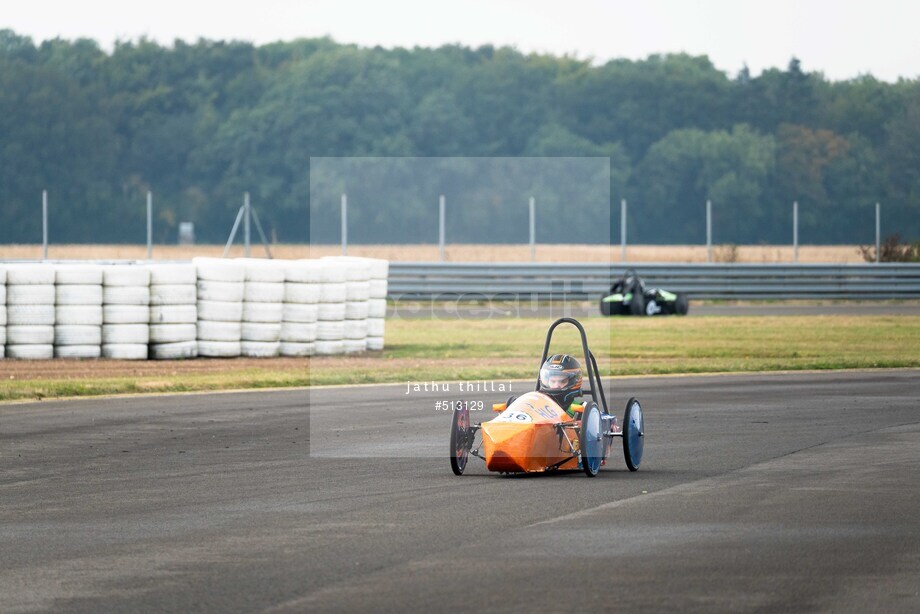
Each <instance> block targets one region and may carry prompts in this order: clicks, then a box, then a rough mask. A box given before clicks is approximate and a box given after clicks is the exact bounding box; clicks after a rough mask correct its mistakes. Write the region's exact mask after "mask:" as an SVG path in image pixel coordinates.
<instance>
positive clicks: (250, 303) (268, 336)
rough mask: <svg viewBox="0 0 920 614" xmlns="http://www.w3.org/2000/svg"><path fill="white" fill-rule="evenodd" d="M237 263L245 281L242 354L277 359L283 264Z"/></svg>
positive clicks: (255, 260)
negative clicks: (275, 357) (240, 267)
mask: <svg viewBox="0 0 920 614" xmlns="http://www.w3.org/2000/svg"><path fill="white" fill-rule="evenodd" d="M237 262H239V263H240V264H241V266H242V267H243V271H244V279H245V282H244V285H243V322H242V328H241V339H242V342H241V346H240V350H241V353H242V355H243V356H249V357H253V358H269V357H272V356H277V355H278V354H279V352H280V346H281V318H282V315H283V311H284V280H285V271H284V269H285V266H284V263H282V262H276V261H274V260H260V259H257V258H240V259H237Z"/></svg>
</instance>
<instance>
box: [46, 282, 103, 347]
mask: <svg viewBox="0 0 920 614" xmlns="http://www.w3.org/2000/svg"><path fill="white" fill-rule="evenodd" d="M102 275H103V273H102V267H100V266H96V265H91V264H88V265H85V264H64V265H58V266H57V267H56V269H55V272H54V281H55V296H54V300H55V303H54V305H55V307H54V357H55V358H99V357H100V356H101V355H102Z"/></svg>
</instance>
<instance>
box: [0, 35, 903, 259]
mask: <svg viewBox="0 0 920 614" xmlns="http://www.w3.org/2000/svg"><path fill="white" fill-rule="evenodd" d="M402 156H415V157H446V156H460V157H486V156H494V157H605V158H609V195H610V199H611V203H612V207H613V215H611V216H610V218H611V222H610V229H609V230H610V233H609V234H610V235H611V236H613V237H616V238H618V237H619V209H618V204H619V200H620V198H626V199H627V200H628V201H629V203H630V205H629V213H630V217H629V228H628V229H629V235H630V241H631V242H643V243H694V242H700V241H702V240H703V239H704V236H705V235H704V232H705V218H704V210H705V202H706V201H707V200H711V201H712V202H713V210H714V218H715V223H714V227H715V240H716V241H717V242H725V243H788V242H790V240H791V208H792V202H793V201H798V202H799V206H800V237H801V240H802V242H807V243H868V242H870V241H871V240H872V239H873V238H874V203H875V202H876V201H881V202H882V211H883V224H884V227H883V233H886V234H887V233H889V232H900V234H901V235H902V236H903V237H905V238H907V239H917V238H920V81H918V80H917V79H902V80H899V81H898V82H896V83H887V82H883V81H879V80H877V79H875V78H873V77H872V76H869V75H866V76H862V77H859V78H856V79H852V80H846V81H831V80H828V79H827V78H825V77H824V76H823V75H822V74H821V73H819V72H808V71H806V70H805V69H804V68H803V67H802V66H801V64H800V62H799V61H798V60H796V59H792V60H791V61H790V62H789V64H788V66H786V67H784V68H772V69H769V70H765V71H764V72H762V73H761V74H760V75H757V76H753V75H751V74H750V72H749V71H748V70H746V69H743V70H741V71H740V72H739V73H738V74H735V75H729V74H727V73H725V72H723V71H720V70H718V69H717V68H715V67H714V66H713V64H712V63H711V62H710V60H709V59H708V58H707V57H705V56H690V55H685V54H672V55H653V56H649V57H648V58H646V59H644V60H638V61H631V60H622V59H620V60H612V61H609V62H606V63H603V64H595V63H592V62H590V61H588V60H584V59H577V58H572V57H567V56H562V57H559V56H552V55H539V54H523V53H521V52H519V51H517V50H514V49H510V48H496V47H492V46H483V47H479V48H469V47H464V46H459V45H448V46H443V47H439V48H436V49H429V48H414V49H404V48H396V49H383V48H379V47H375V48H364V47H358V46H355V45H348V44H340V43H336V42H334V41H333V40H330V39H328V38H322V39H302V40H295V41H290V42H277V43H272V44H267V45H260V46H256V45H253V44H250V43H246V42H238V41H226V42H225V41H210V40H199V41H197V42H193V43H189V42H184V41H181V40H177V41H175V43H174V44H172V45H169V46H163V45H160V44H157V43H155V42H153V41H150V40H146V39H141V40H137V41H123V42H118V43H116V44H115V46H114V48H113V49H112V50H111V51H110V52H107V51H105V50H103V49H102V48H101V47H100V46H99V45H98V44H97V43H96V42H95V41H93V40H88V39H78V40H62V39H55V40H48V41H44V42H41V43H38V44H36V43H35V42H34V41H33V40H31V39H30V38H29V37H26V36H21V35H18V34H17V33H15V32H13V31H10V30H0V241H2V242H6V243H9V242H36V241H38V240H40V237H41V217H40V202H41V201H40V194H41V191H42V190H43V189H47V190H48V191H49V198H50V209H51V212H52V215H51V222H50V234H51V237H52V240H53V241H54V242H140V241H143V238H144V237H145V214H144V207H145V204H144V202H145V201H144V198H145V194H146V192H147V190H152V191H153V192H154V195H155V202H156V207H155V211H156V219H155V240H156V241H158V242H174V241H175V239H176V229H177V227H178V224H179V222H181V221H191V222H194V223H195V225H196V232H197V235H198V238H199V240H203V241H207V242H221V241H223V240H225V238H226V236H227V233H228V231H229V227H230V225H231V224H232V222H233V218H234V215H235V213H236V209H237V208H238V207H239V205H240V202H241V198H242V193H243V192H244V191H249V192H250V193H251V195H252V202H253V203H254V206H257V207H258V208H259V212H260V217H261V218H262V222H263V225H264V226H266V227H267V228H266V230H268V232H269V234H270V235H271V236H272V237H273V239H275V240H277V241H283V242H303V241H307V240H308V239H309V238H310V237H311V236H312V237H313V239H314V240H317V239H320V238H322V237H328V238H330V240H333V241H334V240H338V234H337V233H338V231H337V218H336V217H335V216H334V215H326V216H323V215H315V216H314V218H315V221H314V224H319V223H321V220H325V219H328V221H327V222H322V223H323V224H327V225H328V226H329V227H328V228H326V226H322V227H316V226H315V227H314V228H312V229H311V228H310V226H309V217H310V216H309V215H308V212H309V211H311V207H312V209H313V210H314V211H315V210H317V208H318V207H319V206H320V203H319V202H313V203H312V204H311V184H310V170H311V167H310V158H311V157H402ZM326 179H327V180H324V182H323V183H324V184H329V185H332V184H335V182H334V181H330V180H328V178H326ZM355 180H356V178H352V181H355ZM357 180H360V177H359V178H357ZM436 188H437V186H434V187H433V188H432V189H433V190H434V191H437V190H436ZM537 196H539V195H537ZM314 198H315V196H314ZM436 198H437V195H428V194H423V195H419V196H417V198H416V201H417V202H408V200H412V198H411V197H400V198H395V197H393V198H387V197H386V195H380V194H378V195H377V199H376V200H375V202H373V203H371V204H368V205H367V206H368V207H371V208H372V209H373V210H372V211H371V212H369V213H366V215H365V216H364V219H366V220H367V223H368V224H372V225H373V229H374V230H373V232H372V233H368V237H370V238H369V240H374V239H373V238H374V237H378V238H379V241H380V242H388V241H392V240H395V239H398V240H407V241H411V240H420V239H419V238H418V236H417V234H418V233H415V232H414V231H412V230H411V225H407V224H406V222H405V219H406V214H407V212H408V213H410V214H411V213H412V212H413V211H414V210H415V209H419V208H425V207H436V206H437V201H436ZM323 206H325V205H323ZM329 206H330V207H338V202H337V201H336V202H333V203H329ZM485 206H488V203H486V205H485ZM491 206H493V207H494V208H495V209H496V211H495V215H496V217H500V216H501V214H502V213H501V211H499V210H498V209H500V208H502V207H506V206H508V205H507V202H506V201H501V200H495V201H494V202H493V203H492V205H491ZM522 206H523V205H522ZM577 206H578V203H562V204H561V205H558V207H557V209H558V210H560V211H561V212H562V214H563V215H564V210H565V208H566V207H577ZM336 210H337V209H336ZM427 210H428V209H426V211H427ZM602 234H605V233H602ZM515 236H517V235H515ZM522 236H523V235H522ZM425 239H428V237H425ZM551 239H552V238H551V237H541V240H547V241H548V240H551ZM593 240H597V239H596V237H595V238H592V241H593ZM600 240H603V239H600ZM615 240H618V239H615ZM515 242H517V241H515Z"/></svg>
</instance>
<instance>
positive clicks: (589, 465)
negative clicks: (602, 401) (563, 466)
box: [578, 402, 605, 478]
mask: <svg viewBox="0 0 920 614" xmlns="http://www.w3.org/2000/svg"><path fill="white" fill-rule="evenodd" d="M578 446H579V450H580V451H581V468H582V470H584V472H585V475H587V476H588V477H589V478H593V477H594V476H596V475H597V472H598V471H600V469H601V463H602V462H603V460H604V452H605V450H604V433H603V424H602V420H601V410H600V409H598V407H597V403H594V402H592V403H591V404H589V405H587V406H586V407H585V409H584V411H583V412H582V415H581V431H580V432H579V435H578Z"/></svg>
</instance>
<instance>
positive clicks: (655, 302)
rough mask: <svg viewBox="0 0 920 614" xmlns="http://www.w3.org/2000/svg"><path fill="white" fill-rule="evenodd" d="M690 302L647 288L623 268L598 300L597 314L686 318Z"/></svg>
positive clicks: (639, 278) (683, 297) (628, 270)
mask: <svg viewBox="0 0 920 614" xmlns="http://www.w3.org/2000/svg"><path fill="white" fill-rule="evenodd" d="M689 309H690V301H689V299H688V298H687V295H686V294H684V293H683V292H678V293H674V292H668V291H667V290H662V289H661V288H647V287H646V286H645V282H644V281H642V278H641V277H639V276H638V275H636V272H635V271H634V270H633V269H627V270H626V272H625V273H623V277H621V278H620V279H618V280H617V281H616V282H614V284H613V285H612V286H610V292H609V293H608V294H607V296H605V297H603V298H602V299H601V313H602V314H603V315H605V316H616V315H635V316H639V315H647V316H655V315H670V314H677V315H681V316H683V315H687V311H689Z"/></svg>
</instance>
